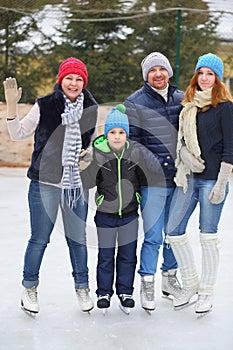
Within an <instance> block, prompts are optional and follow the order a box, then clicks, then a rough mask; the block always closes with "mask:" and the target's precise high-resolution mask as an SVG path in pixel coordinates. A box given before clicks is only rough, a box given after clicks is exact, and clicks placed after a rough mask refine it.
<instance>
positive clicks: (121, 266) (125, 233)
mask: <svg viewBox="0 0 233 350" xmlns="http://www.w3.org/2000/svg"><path fill="white" fill-rule="evenodd" d="M95 223H96V226H97V234H98V247H99V253H98V265H97V290H96V294H97V295H98V296H99V295H105V294H109V295H110V296H112V295H113V282H114V271H115V265H116V278H115V284H116V294H117V295H119V294H132V293H133V283H134V276H135V269H136V264H137V256H136V250H137V236H138V214H133V215H131V216H128V217H123V218H120V217H117V216H110V215H108V214H105V213H101V212H98V211H97V213H96V216H95ZM115 255H116V259H115ZM115 260H116V262H115Z"/></svg>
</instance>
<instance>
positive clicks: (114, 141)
mask: <svg viewBox="0 0 233 350" xmlns="http://www.w3.org/2000/svg"><path fill="white" fill-rule="evenodd" d="M107 138H108V143H109V146H110V148H111V149H112V150H113V151H115V152H119V151H122V150H123V149H124V148H125V142H126V132H125V130H124V129H122V128H113V129H111V130H109V132H108V134H107Z"/></svg>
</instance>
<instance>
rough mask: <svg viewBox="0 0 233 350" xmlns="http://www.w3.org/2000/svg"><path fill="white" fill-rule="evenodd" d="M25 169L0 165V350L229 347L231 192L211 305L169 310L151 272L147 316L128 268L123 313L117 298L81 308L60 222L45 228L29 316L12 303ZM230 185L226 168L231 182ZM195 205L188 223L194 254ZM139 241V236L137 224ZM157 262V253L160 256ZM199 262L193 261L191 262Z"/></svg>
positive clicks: (92, 249)
mask: <svg viewBox="0 0 233 350" xmlns="http://www.w3.org/2000/svg"><path fill="white" fill-rule="evenodd" d="M28 184H29V180H28V179H27V178H26V169H18V168H0V213H1V231H0V232H1V233H0V235H1V244H0V281H1V287H0V300H1V305H0V317H1V328H0V350H20V349H25V350H54V349H56V350H74V349H75V350H78V349H79V350H89V349H95V350H115V349H117V350H152V349H153V350H173V349H174V350H179V349H189V350H194V349H195V350H207V349H208V350H209V349H211V350H219V349H223V350H230V349H232V348H233V333H232V324H233V297H232V295H233V283H232V280H231V277H232V271H233V258H232V247H233V235H232V233H233V232H232V227H231V226H232V225H231V223H232V215H233V210H232V208H233V204H232V203H233V191H231V193H230V194H229V197H228V200H227V203H226V205H225V208H224V212H223V216H222V220H221V223H220V227H219V234H220V235H221V240H222V243H221V260H220V267H219V275H218V281H217V286H216V293H215V303H214V309H213V311H212V312H211V313H210V314H208V315H207V316H205V317H204V318H202V319H199V320H197V318H196V316H195V314H194V310H193V306H190V307H188V308H186V309H184V310H181V311H174V310H173V309H172V303H171V301H169V300H166V299H163V298H161V292H160V282H161V276H160V271H158V273H157V276H156V292H157V309H156V310H155V311H154V312H153V313H152V315H151V316H148V315H147V314H146V313H145V311H143V310H142V309H141V307H140V303H139V288H140V279H139V276H138V274H136V280H135V299H136V307H135V308H134V309H133V310H132V311H131V314H130V315H129V316H127V315H125V314H123V313H122V311H121V310H120V309H119V307H118V300H117V298H116V297H115V296H114V297H113V298H112V306H111V308H110V310H109V312H108V314H107V315H106V316H103V314H102V313H101V311H100V310H98V309H97V308H94V309H93V311H92V312H91V314H85V313H82V312H81V311H80V309H79V306H78V302H77V300H76V296H75V293H74V288H73V281H72V278H71V266H70V261H69V257H68V249H67V246H66V244H65V241H64V237H63V235H62V229H61V224H60V223H59V220H58V224H57V226H56V228H55V230H54V232H53V235H52V239H51V244H50V245H49V246H48V248H47V251H46V254H45V257H44V260H43V264H42V268H41V276H40V277H41V278H40V286H39V300H40V307H41V311H40V313H39V314H38V316H37V317H36V319H35V320H34V319H31V318H30V317H28V316H27V315H25V314H24V313H23V312H22V311H21V309H20V295H21V278H22V264H23V255H24V250H25V247H26V243H27V239H28V237H29V230H30V229H29V220H28V206H27V189H28ZM232 186H233V175H232V178H231V188H232ZM93 214H94V206H93V208H91V210H90V213H89V217H88V242H89V246H88V249H89V269H90V288H91V294H92V297H93V299H94V300H95V302H96V297H95V288H96V282H95V270H96V257H97V249H96V239H95V238H96V232H95V228H94V223H93ZM197 215H198V210H196V212H195V213H194V214H193V217H192V218H191V220H190V223H189V232H190V234H191V239H192V242H193V246H194V251H195V255H196V258H197V261H199V260H200V247H199V242H198V229H197V228H198V222H197ZM139 236H140V237H139V247H140V245H141V241H142V228H141V227H140V234H139ZM160 261H161V260H160ZM198 269H200V263H199V264H198Z"/></svg>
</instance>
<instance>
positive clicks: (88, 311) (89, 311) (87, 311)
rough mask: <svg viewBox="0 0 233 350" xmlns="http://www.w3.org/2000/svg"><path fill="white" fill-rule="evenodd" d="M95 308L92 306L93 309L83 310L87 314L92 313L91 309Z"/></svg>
mask: <svg viewBox="0 0 233 350" xmlns="http://www.w3.org/2000/svg"><path fill="white" fill-rule="evenodd" d="M93 309H94V307H92V308H91V309H89V310H82V312H84V313H85V314H89V315H90V314H91V310H93Z"/></svg>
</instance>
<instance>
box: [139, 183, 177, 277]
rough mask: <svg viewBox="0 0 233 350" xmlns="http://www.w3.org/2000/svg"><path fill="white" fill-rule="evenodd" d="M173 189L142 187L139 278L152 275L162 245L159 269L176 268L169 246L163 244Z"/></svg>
mask: <svg viewBox="0 0 233 350" xmlns="http://www.w3.org/2000/svg"><path fill="white" fill-rule="evenodd" d="M173 192H174V188H164V187H142V188H141V194H142V201H141V212H142V218H143V228H144V233H145V237H144V242H143V244H142V249H141V260H140V268H139V270H138V273H139V274H140V275H141V276H145V275H154V274H155V273H156V270H157V264H158V257H159V249H160V246H161V245H163V263H162V267H161V269H162V270H163V271H167V270H170V269H176V268H177V262H176V259H175V257H174V254H173V252H172V249H171V247H170V245H167V244H166V243H165V237H164V234H163V230H164V228H165V227H166V224H167V220H168V213H169V208H170V203H171V200H172V196H173Z"/></svg>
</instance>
